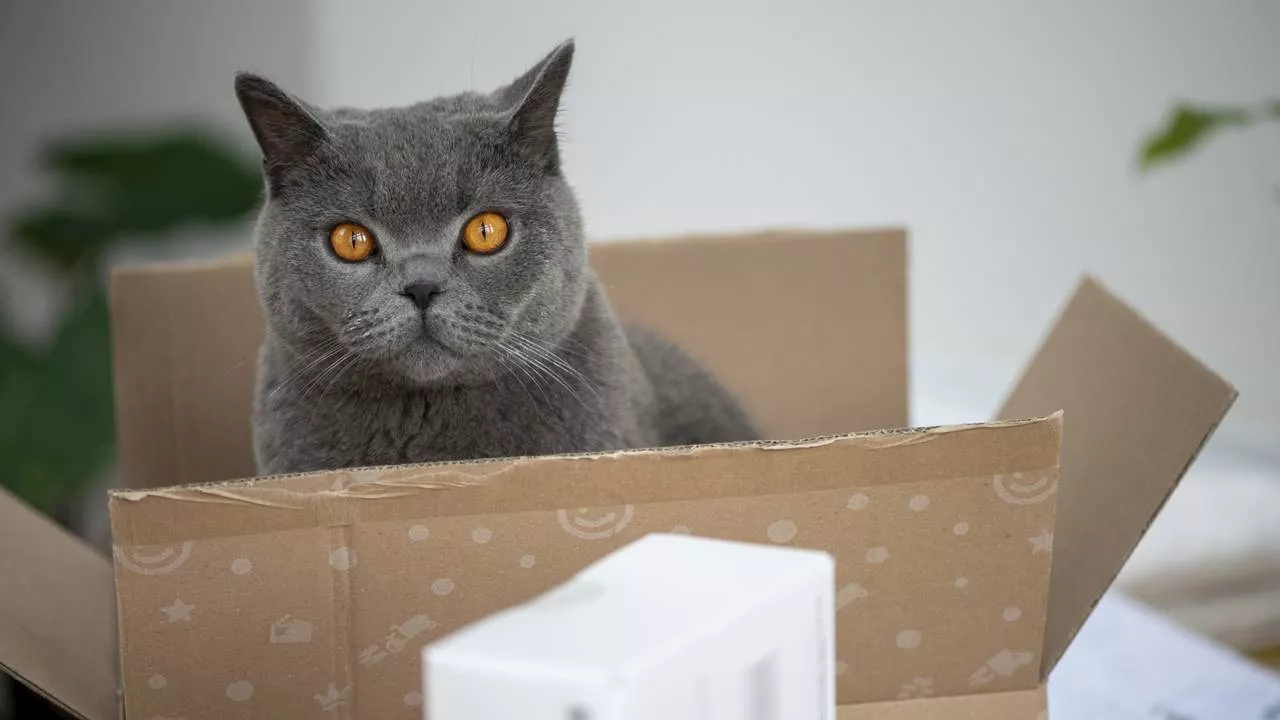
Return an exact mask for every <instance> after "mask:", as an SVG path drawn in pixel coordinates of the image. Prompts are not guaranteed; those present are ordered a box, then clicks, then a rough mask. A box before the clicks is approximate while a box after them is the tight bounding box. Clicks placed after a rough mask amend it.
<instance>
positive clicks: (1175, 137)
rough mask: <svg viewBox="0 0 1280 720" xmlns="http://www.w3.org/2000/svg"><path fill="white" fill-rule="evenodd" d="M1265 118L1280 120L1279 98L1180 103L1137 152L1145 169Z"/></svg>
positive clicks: (1171, 159) (1271, 120)
mask: <svg viewBox="0 0 1280 720" xmlns="http://www.w3.org/2000/svg"><path fill="white" fill-rule="evenodd" d="M1265 122H1280V100H1271V101H1268V102H1265V103H1261V104H1258V105H1254V106H1247V105H1207V104H1201V103H1189V102H1184V103H1179V104H1178V105H1176V106H1174V108H1173V109H1172V110H1171V111H1170V112H1169V116H1168V118H1167V119H1166V120H1165V123H1164V125H1163V126H1162V127H1160V128H1159V129H1158V130H1156V131H1155V132H1153V133H1152V134H1151V135H1150V136H1148V137H1147V139H1146V141H1145V142H1144V143H1143V145H1142V150H1141V152H1140V154H1139V156H1138V162H1139V164H1140V165H1141V167H1142V169H1143V170H1150V169H1152V168H1155V167H1157V166H1160V165H1164V164H1166V163H1169V162H1171V161H1173V160H1177V159H1179V158H1181V157H1183V156H1185V155H1187V154H1189V153H1190V152H1191V151H1193V150H1195V149H1197V148H1199V147H1200V146H1201V145H1203V144H1204V143H1205V142H1206V141H1208V140H1210V139H1211V138H1214V137H1217V136H1219V135H1221V134H1222V133H1223V132H1226V131H1231V130H1241V129H1244V128H1248V127H1252V126H1255V125H1257V124H1259V123H1265Z"/></svg>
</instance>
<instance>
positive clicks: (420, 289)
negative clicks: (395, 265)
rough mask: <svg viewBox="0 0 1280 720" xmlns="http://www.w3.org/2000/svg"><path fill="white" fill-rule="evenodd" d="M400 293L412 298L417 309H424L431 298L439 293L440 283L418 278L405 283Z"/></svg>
mask: <svg viewBox="0 0 1280 720" xmlns="http://www.w3.org/2000/svg"><path fill="white" fill-rule="evenodd" d="M400 294H401V295H404V296H405V297H407V298H409V299H410V300H412V301H413V304H414V305H417V306H418V309H419V310H426V309H427V306H428V305H430V304H431V300H432V299H433V298H435V296H436V295H439V294H440V283H436V282H432V281H430V280H420V281H418V282H415V283H410V284H408V285H406V286H405V287H404V290H401V291H400Z"/></svg>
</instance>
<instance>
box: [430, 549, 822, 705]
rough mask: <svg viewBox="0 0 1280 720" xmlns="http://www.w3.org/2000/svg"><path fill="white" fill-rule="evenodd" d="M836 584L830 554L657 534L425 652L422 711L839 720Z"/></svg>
mask: <svg viewBox="0 0 1280 720" xmlns="http://www.w3.org/2000/svg"><path fill="white" fill-rule="evenodd" d="M834 586H835V562H834V560H833V559H832V558H831V556H830V555H828V554H827V553H823V552H815V551H813V550H802V549H797V548H792V547H776V546H772V545H762V544H757V543H735V542H726V541H724V540H709V539H706V538H698V537H690V536H687V535H672V534H661V533H654V534H652V535H646V536H645V537H643V538H641V539H639V540H637V541H635V542H633V543H631V544H630V545H627V546H626V547H624V548H622V549H621V550H618V551H616V552H613V553H611V554H609V555H608V556H606V557H605V558H604V559H602V560H597V561H596V562H595V563H593V564H592V565H590V566H588V567H587V569H585V570H583V571H582V572H580V573H578V574H577V575H575V576H574V577H573V578H572V579H570V580H569V581H568V582H566V583H565V584H563V585H559V586H557V587H556V588H554V589H552V590H550V591H549V592H547V593H545V594H543V595H540V596H538V597H537V598H534V599H533V600H531V601H529V602H528V603H525V604H523V605H519V606H517V607H515V608H511V609H509V610H504V611H502V612H499V613H496V614H494V615H491V616H489V617H487V618H485V619H483V620H480V621H479V622H477V623H475V624H473V625H469V626H467V627H466V628H464V629H462V630H459V631H458V632H456V633H453V634H452V635H449V636H448V637H446V638H444V639H443V640H439V641H437V642H435V643H432V644H431V645H428V646H427V647H426V648H424V649H423V660H422V662H423V681H422V686H423V687H424V688H426V699H425V703H426V706H427V712H426V714H425V717H428V718H433V719H434V720H492V719H493V718H520V719H521V720H566V718H570V719H572V718H581V719H582V720H588V719H589V720H659V719H661V720H743V719H744V718H749V719H750V720H787V719H788V718H795V719H797V720H801V719H803V720H832V718H833V716H834V714H835V712H836V703H835V688H834V687H833V685H832V682H831V679H832V677H833V676H834V665H835V649H834V647H833V645H834V643H835V619H834V617H833V615H834V614H835V613H834V611H835V598H834V595H833V588H834ZM601 638H609V642H600V639H601Z"/></svg>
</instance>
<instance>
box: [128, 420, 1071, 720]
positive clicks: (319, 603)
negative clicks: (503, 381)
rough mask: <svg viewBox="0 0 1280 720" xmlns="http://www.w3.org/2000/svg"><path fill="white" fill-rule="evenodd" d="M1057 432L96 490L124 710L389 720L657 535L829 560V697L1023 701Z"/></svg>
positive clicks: (1016, 427) (1025, 428)
mask: <svg viewBox="0 0 1280 720" xmlns="http://www.w3.org/2000/svg"><path fill="white" fill-rule="evenodd" d="M1059 428H1060V420H1059V418H1057V417H1054V418H1051V419H1048V420H1041V421H1030V422H1019V423H1008V424H995V425H987V426H970V427H964V428H941V429H935V430H931V431H917V432H902V433H879V434H873V435H868V436H855V437H840V438H827V439H823V440H815V441H809V442H801V443H773V444H765V445H752V446H721V447H703V448H695V449H688V448H685V449H673V450H669V451H664V452H634V453H617V454H609V455H600V456H582V457H553V458H529V459H523V460H516V461H489V462H482V463H466V464H451V465H435V466H418V467H404V468H383V469H372V470H359V471H350V472H337V473H321V474H314V475H303V476H292V477H285V478H276V479H264V480H257V481H247V482H241V483H229V484H222V485H216V486H206V487H195V488H176V489H170V490H158V491H133V492H127V491H126V492H121V493H117V494H115V495H113V497H112V501H111V512H112V527H113V532H114V536H115V540H116V543H117V545H116V569H117V573H116V575H117V588H118V591H119V598H120V607H121V612H120V618H121V628H122V643H123V655H124V669H123V675H124V687H125V697H126V704H127V709H128V711H129V712H130V714H131V715H135V716H139V717H152V716H157V715H158V716H167V717H172V716H177V715H182V716H183V717H185V718H187V720H198V719H200V718H206V717H209V718H213V717H217V718H223V717H305V716H310V715H314V714H318V713H322V712H324V711H331V712H332V713H333V715H334V716H335V717H349V718H370V719H372V718H378V719H379V720H382V719H386V718H405V719H406V720H407V719H408V718H414V717H416V716H417V715H418V713H419V712H420V709H419V706H420V703H421V695H420V694H419V693H420V688H419V677H420V676H419V668H418V653H417V648H419V647H421V646H422V645H423V644H424V643H426V642H428V641H430V640H431V639H433V638H436V637H440V636H441V635H442V634H444V633H447V632H449V631H450V630H453V629H456V628H459V627H461V626H463V625H465V624H466V623H469V622H471V621H474V620H476V619H478V618H480V617H483V616H484V615H487V614H489V613H491V612H494V611H496V610H499V609H502V608H506V607H509V606H511V605H514V604H516V603H519V602H523V601H525V600H527V599H529V598H531V597H533V596H534V595H536V594H537V593H539V592H542V591H545V590H547V589H549V588H551V587H553V586H555V585H556V584H558V583H560V582H563V581H564V580H566V579H568V578H569V577H570V576H572V575H573V573H575V572H577V571H578V570H580V569H581V568H583V567H584V566H586V565H587V564H589V563H590V562H592V561H594V560H597V559H599V558H600V557H603V556H604V555H605V554H607V553H609V552H610V551H612V550H614V549H617V548H618V547H621V546H622V545H624V544H626V543H628V542H631V541H633V540H635V539H637V538H639V537H641V536H642V535H644V534H646V533H650V532H658V531H661V532H670V531H676V532H692V533H695V534H699V535H705V536H710V537H719V538H725V539H731V540H739V541H749V542H765V543H769V542H773V543H781V544H793V545H796V546H803V547H809V548H815V549H821V550H825V551H828V552H831V553H832V554H833V555H834V556H835V557H836V559H837V585H838V587H837V606H838V608H839V611H838V615H837V624H838V629H837V633H838V639H837V643H838V644H837V648H838V651H837V656H838V659H839V661H840V662H841V663H842V665H840V666H838V670H839V673H840V674H839V678H838V691H839V698H840V701H841V702H842V703H852V702H864V701H879V700H893V699H897V698H899V697H909V696H914V695H915V694H927V693H929V692H932V693H934V694H936V695H938V696H943V695H961V694H973V693H987V692H1003V691H1008V690H1014V689H1031V688H1035V687H1036V686H1037V684H1038V680H1037V672H1036V670H1037V668H1038V667H1039V652H1040V648H1041V646H1042V640H1043V623H1044V613H1045V601H1046V597H1047V590H1048V571H1049V566H1050V557H1051V556H1050V554H1049V546H1048V544H1047V542H1046V541H1045V538H1047V537H1048V536H1049V535H1050V534H1051V533H1052V531H1053V527H1052V523H1053V506H1054V488H1056V486H1057V472H1056V467H1057V463H1058V437H1059ZM600 642H608V638H607V637H606V638H600ZM918 678H926V679H927V681H928V682H927V683H923V684H922V683H919V682H918V681H917V679H918ZM913 683H914V684H915V685H914V687H915V689H912V684H913Z"/></svg>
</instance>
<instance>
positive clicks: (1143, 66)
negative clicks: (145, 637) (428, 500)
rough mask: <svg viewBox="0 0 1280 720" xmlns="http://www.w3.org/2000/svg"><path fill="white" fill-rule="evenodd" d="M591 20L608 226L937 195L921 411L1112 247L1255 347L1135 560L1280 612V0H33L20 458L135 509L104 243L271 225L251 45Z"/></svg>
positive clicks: (336, 43)
mask: <svg viewBox="0 0 1280 720" xmlns="http://www.w3.org/2000/svg"><path fill="white" fill-rule="evenodd" d="M568 36H574V37H576V39H577V41H578V48H577V57H576V60H575V67H574V70H573V76H572V79H571V83H570V89H569V90H568V93H567V96H566V100H565V104H564V109H563V114H562V118H561V120H562V125H563V129H564V135H565V138H566V141H565V144H564V153H565V158H566V164H567V172H568V174H569V176H570V178H571V180H572V182H573V183H574V185H575V187H576V188H577V190H578V192H579V195H580V199H581V202H582V206H583V211H584V213H585V216H586V219H587V224H588V227H589V230H590V234H591V235H592V237H594V238H597V239H599V240H602V241H607V240H609V239H614V238H623V237H635V236H653V235H669V234H676V233H686V232H697V231H717V230H731V229H738V228H758V227H761V226H797V225H800V226H813V227H838V226H865V225H887V224H905V225H907V226H908V227H909V228H910V230H911V243H912V245H911V253H912V277H911V312H912V316H911V322H912V326H911V343H912V345H911V360H912V381H913V388H912V392H913V397H912V402H913V411H914V418H913V419H914V420H915V421H916V422H919V423H934V422H952V421H974V420H981V419H984V418H986V417H988V416H989V415H990V414H991V413H992V411H993V410H994V408H996V407H997V406H998V404H999V402H1000V400H1001V399H1002V396H1003V393H1004V392H1005V390H1006V389H1007V388H1008V387H1009V386H1010V384H1011V383H1012V381H1013V380H1014V378H1016V376H1017V374H1018V372H1019V371H1020V369H1021V367H1022V365H1023V363H1024V362H1025V361H1026V360H1027V359H1028V358H1029V357H1030V355H1031V353H1032V352H1033V350H1034V348H1035V346H1036V344H1037V343H1038V341H1039V340H1040V338H1041V333H1042V332H1043V331H1044V330H1045V328H1046V327H1047V326H1048V325H1049V324H1050V322H1051V320H1052V318H1053V316H1054V314H1055V313H1056V312H1057V311H1058V310H1059V308H1060V307H1061V304H1062V303H1063V301H1064V300H1065V298H1066V297H1067V296H1068V295H1069V294H1070V292H1071V290H1072V288H1073V286H1074V284H1075V283H1076V282H1077V281H1078V279H1079V277H1080V275H1081V274H1082V273H1084V272H1091V273H1094V274H1097V275H1098V276H1100V277H1101V278H1102V279H1103V281H1104V282H1106V283H1107V284H1108V285H1110V286H1111V287H1112V288H1113V289H1115V290H1116V291H1118V292H1119V293H1120V294H1121V295H1122V296H1124V297H1125V298H1126V299H1128V300H1130V301H1131V302H1133V303H1134V304H1135V305H1137V306H1138V307H1140V308H1141V309H1142V311H1143V312H1144V313H1145V314H1147V315H1148V316H1149V317H1150V318H1151V319H1152V320H1153V321H1155V322H1156V324H1158V325H1159V326H1160V327H1161V328H1162V329H1164V330H1165V331H1166V332H1168V333H1169V334H1170V335H1171V336H1173V337H1176V338H1178V339H1179V341H1180V342H1182V343H1183V344H1185V345H1186V346H1187V347H1188V349H1190V350H1191V351H1192V352H1193V353H1195V354H1196V355H1198V356H1199V357H1200V358H1201V359H1203V360H1204V361H1205V362H1206V363H1208V364H1209V365H1210V366H1212V367H1214V368H1215V369H1217V370H1218V371H1220V372H1221V373H1222V374H1223V375H1225V376H1226V377H1227V378H1229V379H1230V380H1231V381H1233V382H1234V383H1235V384H1236V385H1237V386H1238V387H1239V389H1240V392H1241V397H1240V400H1239V402H1238V403H1237V405H1236V407H1235V409H1234V410H1233V412H1232V413H1231V415H1230V417H1229V419H1228V420H1227V422H1226V423H1225V424H1224V425H1223V426H1222V428H1221V429H1220V431H1219V432H1218V434H1217V436H1216V438H1215V440H1214V442H1213V443H1212V445H1211V446H1210V448H1209V450H1208V452H1207V453H1206V456H1205V457H1204V458H1203V460H1202V462H1200V463H1198V464H1197V466H1196V467H1195V468H1194V469H1193V471H1192V474H1191V476H1190V477H1189V479H1188V481H1187V482H1186V483H1185V485H1184V487H1183V488H1182V489H1180V490H1179V491H1178V493H1177V494H1176V495H1175V497H1174V499H1173V501H1171V503H1170V506H1169V507H1168V509H1167V511H1166V512H1165V514H1164V515H1162V516H1161V519H1160V520H1159V521H1158V522H1157V524H1156V526H1155V527H1154V528H1153V530H1152V533H1151V535H1150V536H1149V537H1148V539H1147V540H1146V541H1145V542H1144V544H1143V546H1142V547H1141V548H1140V549H1139V551H1138V553H1137V554H1136V555H1135V557H1134V558H1133V560H1132V562H1131V563H1130V565H1129V567H1128V568H1127V569H1126V572H1125V575H1124V576H1123V577H1122V578H1121V582H1122V585H1123V586H1124V587H1126V589H1128V590H1130V592H1131V593H1132V594H1134V595H1137V596H1138V597H1140V598H1141V599H1143V600H1146V601H1148V602H1150V603H1152V604H1154V605H1156V606H1157V607H1158V608H1160V609H1163V610H1164V611H1165V612H1167V613H1169V614H1171V615H1172V616H1173V617H1174V618H1175V619H1177V620H1179V621H1180V622H1182V623H1184V624H1186V625H1187V626H1189V627H1192V628H1193V629H1195V630H1196V631H1197V632H1202V633H1205V634H1208V635H1211V636H1214V637H1217V638H1219V639H1221V640H1223V641H1225V642H1227V643H1229V644H1232V645H1234V646H1236V647H1239V648H1241V649H1243V650H1245V651H1248V652H1252V653H1254V654H1256V655H1258V656H1260V657H1264V658H1265V656H1266V655H1267V654H1268V652H1270V650H1269V649H1270V648H1274V647H1280V369H1278V368H1280V282H1277V281H1276V277H1277V274H1278V273H1280V133H1278V132H1277V129H1280V123H1274V124H1273V123H1269V122H1259V123H1255V124H1250V125H1248V126H1247V127H1245V126H1237V123H1236V121H1237V120H1238V119H1239V116H1238V115H1236V114H1235V113H1234V110H1233V108H1237V107H1239V108H1250V109H1251V108H1262V109H1263V110H1262V111H1261V112H1262V113H1263V114H1265V113H1274V109H1273V108H1270V106H1269V105H1268V103H1271V102H1273V101H1274V100H1276V99H1278V98H1280V75H1277V73H1276V72H1275V69H1276V68H1277V67H1280V42H1278V40H1280V5H1278V4H1276V3H1271V2H1264V1H1244V0H1241V1H1238V2H1217V3H1214V2H1202V1H1200V0H1176V1H1175V0H1133V1H1131V2H1125V3H1115V2H1108V1H1105V0H1080V1H1078V2H1074V3H1069V4H1062V3H1051V2H1047V1H1041V2H1020V1H1018V0H971V1H970V2H965V3H948V2H940V1H936V2H924V1H915V2H901V1H896V2H891V1H889V0H883V1H879V2H870V1H857V0H840V1H837V0H791V2H788V3H777V2H758V1H755V0H750V1H748V0H733V1H729V0H723V1H720V0H716V1H712V0H680V1H679V2H676V1H675V0H647V1H646V2H630V3H622V2H598V1H596V0H545V1H543V2H538V3H526V2H517V1H516V0H474V1H469V2H440V1H436V0H428V1H423V0H361V2H352V1H349V0H347V1H344V0H275V1H273V2H270V3H264V2H250V1H249V0H219V1H218V2H195V1H194V0H192V1H190V2H187V1H183V2H153V1H146V0H112V1H110V2H80V3H72V2H61V1H57V0H53V1H51V0H9V1H7V2H0V92H2V93H3V95H2V97H3V105H2V107H3V110H2V111H0V474H4V477H2V478H0V483H3V484H4V485H5V486H7V487H10V488H11V489H15V490H17V492H18V493H19V494H20V495H22V496H23V497H25V498H27V499H28V500H29V501H31V502H33V503H35V504H37V505H38V506H40V507H41V508H42V509H45V510H46V511H48V512H51V513H54V514H55V515H57V516H58V517H59V519H61V520H63V521H64V522H65V523H68V524H70V525H72V526H75V527H77V528H78V529H80V530H81V531H82V532H85V533H86V534H88V535H90V536H91V537H98V538H101V537H102V533H103V530H104V526H103V525H102V515H101V512H100V510H101V503H100V502H99V501H98V500H97V499H96V498H99V497H100V493H99V492H97V491H96V490H95V488H97V487H101V486H102V485H103V484H105V483H108V482H110V481H111V479H112V476H111V467H112V463H111V457H112V449H111V448H112V439H113V430H112V428H111V425H110V405H109V402H110V396H109V390H110V387H109V381H108V380H107V378H109V374H108V370H107V368H106V365H105V364H104V363H105V360H106V357H105V352H106V351H105V348H106V344H105V342H106V340H105V338H106V335H105V325H103V323H104V322H105V320H104V317H105V316H104V312H103V309H102V306H101V288H102V282H101V278H102V277H103V272H104V270H105V268H106V267H108V266H109V265H110V264H112V263H116V262H128V261H132V260H139V259H146V260H152V259H158V258H168V257H189V256H209V255H218V254H223V253H226V252H230V251H232V250H235V249H239V248H243V247H244V246H245V245H246V244H247V242H248V238H249V225H250V223H251V222H252V210H253V207H254V205H255V203H256V201H257V191H258V178H257V174H256V172H257V169H256V156H255V154H254V152H253V150H254V148H253V145H252V143H251V138H250V135H249V133H248V130H247V127H246V126H245V123H244V122H243V120H242V118H241V115H240V111H239V108H238V106H237V104H236V102H235V98H234V96H233V94H232V91H231V87H232V74H233V73H234V72H235V71H236V70H239V69H250V70H255V71H257V72H260V73H262V74H265V75H267V76H268V77H270V78H272V79H274V80H276V81H277V82H279V83H280V84H281V85H283V86H284V87H286V88H287V89H289V90H291V91H293V92H295V93H296V94H298V95H300V96H302V97H303V98H306V99H308V100H310V101H313V102H315V103H317V104H321V105H333V104H344V105H360V106H377V105H393V104H406V103H411V102H415V101H419V100H423V99H426V98H429V97H431V96H434V95H437V94H441V93H451V92H457V91H461V90H467V89H477V90H483V89H489V88H493V87H495V86H497V85H499V84H501V83H504V82H506V81H508V80H510V79H511V78H512V77H514V76H515V75H516V74H517V73H518V72H520V71H521V70H523V69H524V68H525V67H527V66H528V65H530V64H531V63H532V62H534V61H535V60H536V59H538V58H540V57H541V56H542V55H543V54H544V53H545V52H547V51H548V50H549V49H550V48H551V47H553V46H554V45H555V44H557V43H558V42H560V41H561V40H563V39H565V38H566V37H568ZM1182 101H1193V102H1195V103H1198V104H1199V105H1198V106H1199V107H1204V108H1209V111H1208V112H1209V114H1207V115H1199V114H1194V113H1193V114H1189V115H1185V116H1184V117H1183V118H1182V121H1181V123H1180V124H1178V125H1176V126H1172V130H1173V131H1174V133H1173V136H1172V137H1173V138H1174V139H1177V138H1178V137H1181V138H1183V139H1191V140H1194V139H1195V138H1196V131H1197V130H1198V129H1201V128H1203V127H1205V126H1212V125H1213V122H1212V121H1213V120H1215V119H1216V120H1220V121H1222V122H1221V123H1220V124H1222V125H1227V126H1230V127H1227V128H1226V129H1224V130H1222V131H1221V132H1219V133H1216V134H1214V133H1212V132H1211V133H1210V134H1211V135H1212V137H1209V142H1206V143H1204V144H1203V146H1197V147H1196V148H1195V149H1194V151H1192V152H1190V153H1188V154H1187V155H1185V156H1180V157H1174V158H1172V159H1170V160H1169V161H1168V162H1166V163H1164V164H1161V165H1158V166H1156V167H1153V168H1151V169H1150V170H1149V171H1148V172H1145V173H1144V172H1142V171H1141V169H1140V164H1139V161H1138V159H1139V156H1140V152H1141V150H1142V148H1143V146H1144V143H1146V142H1148V141H1149V139H1150V138H1151V137H1153V136H1155V135H1159V133H1160V132H1161V131H1162V130H1169V129H1171V126H1169V125H1168V123H1169V122H1170V119H1171V117H1172V112H1173V109H1174V108H1175V107H1176V106H1178V104H1179V103H1180V102H1182ZM1219 106H1226V107H1227V108H1228V109H1226V110H1223V111H1218V110H1216V109H1214V108H1218V107H1219ZM1214 113H1217V114H1214ZM1273 125H1274V126H1273ZM1214 127H1216V126H1214ZM1210 129H1211V130H1212V129H1213V128H1210ZM156 208H167V210H163V211H161V210H157V209H156ZM55 428H56V429H59V432H58V433H57V437H58V438H60V439H58V440H50V439H49V438H50V437H53V435H50V432H51V429H55ZM68 438H69V439H68Z"/></svg>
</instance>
